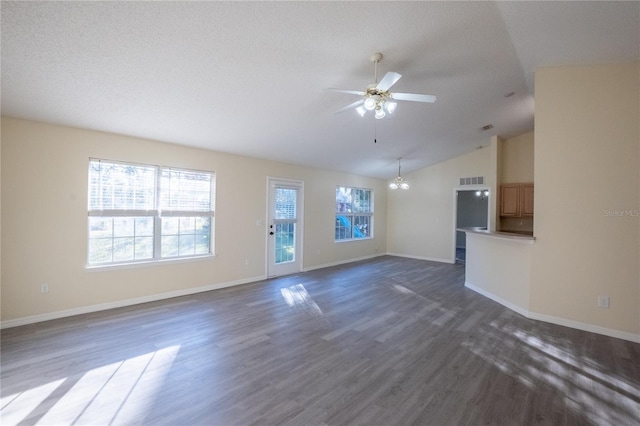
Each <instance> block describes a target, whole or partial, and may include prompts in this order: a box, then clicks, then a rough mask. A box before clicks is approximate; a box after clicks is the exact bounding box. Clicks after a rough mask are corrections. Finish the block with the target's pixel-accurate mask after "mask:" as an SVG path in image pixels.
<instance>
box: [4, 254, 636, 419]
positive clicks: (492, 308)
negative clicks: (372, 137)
mask: <svg viewBox="0 0 640 426" xmlns="http://www.w3.org/2000/svg"><path fill="white" fill-rule="evenodd" d="M463 284H464V265H449V264H440V263H434V262H427V261H422V260H414V259H403V258H397V257H390V256H384V257H379V258H376V259H373V260H369V261H363V262H357V263H352V264H349V265H343V266H339V267H332V268H326V269H321V270H316V271H312V272H307V273H300V274H296V275H292V276H287V277H282V278H276V279H272V280H266V281H261V282H257V283H253V284H247V285H243V286H239V287H234V288H228V289H223V290H218V291H211V292H207V293H201V294H197V295H193V296H187V297H180V298H176V299H171V300H166V301H161V302H155V303H148V304H144V305H138V306H132V307H127V308H122V309H115V310H111V311H104V312H98V313H93V314H88V315H81V316H76V317H72V318H65V319H60V320H55V321H49V322H43V323H38V324H33V325H29V326H24V327H16V328H11V329H6V330H3V331H2V339H1V355H2V359H1V367H2V372H1V380H2V384H1V396H2V402H1V406H0V409H1V411H0V415H1V416H2V417H1V423H2V424H3V425H9V424H20V425H32V424H47V425H61V424H92V425H103V424H148V425H162V424H164V425H253V424H256V425H281V424H282V425H325V424H326V425H414V424H415V425H483V424H498V425H527V424H546V425H550V424H553V425H565V424H566V425H573V424H580V425H590V424H595V425H638V424H640V391H639V389H640V344H637V343H632V342H628V341H624V340H619V339H614V338H610V337H606V336H601V335H596V334H592V333H586V332H582V331H577V330H573V329H569V328H565V327H560V326H555V325H551V324H547V323H543V322H536V321H532V320H528V319H525V318H523V317H521V316H520V315H518V314H516V313H515V312H512V311H510V310H508V309H506V308H504V307H502V306H501V305H499V304H497V303H495V302H493V301H491V300H489V299H487V298H485V297H483V296H480V295H478V294H476V293H474V292H473V291H471V290H468V289H466V288H464V286H463Z"/></svg>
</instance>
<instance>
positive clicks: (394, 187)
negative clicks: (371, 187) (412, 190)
mask: <svg viewBox="0 0 640 426" xmlns="http://www.w3.org/2000/svg"><path fill="white" fill-rule="evenodd" d="M389 189H398V184H397V183H395V182H391V183H390V184H389Z"/></svg>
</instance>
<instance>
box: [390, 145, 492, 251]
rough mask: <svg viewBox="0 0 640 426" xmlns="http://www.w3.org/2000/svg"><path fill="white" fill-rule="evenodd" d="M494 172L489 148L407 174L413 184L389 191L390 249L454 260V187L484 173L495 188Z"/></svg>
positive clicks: (490, 185)
mask: <svg viewBox="0 0 640 426" xmlns="http://www.w3.org/2000/svg"><path fill="white" fill-rule="evenodd" d="M494 175H495V173H493V172H492V171H491V150H490V149H489V148H483V149H479V150H475V151H473V152H470V153H468V154H465V155H462V156H459V157H456V158H453V159H451V160H448V161H443V162H441V163H438V164H435V165H433V166H430V167H426V168H424V169H422V170H419V171H417V172H413V173H410V174H406V175H404V177H405V178H406V179H407V181H408V182H409V183H410V185H411V188H410V189H409V190H407V191H402V190H397V191H391V190H390V191H389V195H388V209H387V212H388V213H387V215H388V219H387V252H388V253H389V254H393V255H399V256H406V257H413V258H418V259H426V260H435V261H440V262H448V263H454V262H455V253H454V245H455V232H454V226H455V214H454V211H453V202H454V198H453V197H454V189H455V188H456V187H458V186H459V183H460V178H461V177H471V176H485V186H488V187H491V188H494V185H495V182H493V181H492V179H493V178H492V176H494ZM492 185H493V186H492ZM492 191H493V190H492ZM493 192H495V191H493Z"/></svg>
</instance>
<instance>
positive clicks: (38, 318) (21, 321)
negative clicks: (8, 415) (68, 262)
mask: <svg viewBox="0 0 640 426" xmlns="http://www.w3.org/2000/svg"><path fill="white" fill-rule="evenodd" d="M266 278H267V277H266V276H257V277H251V278H244V279H241V280H236V281H227V282H224V283H218V284H210V285H206V286H201V287H194V288H187V289H184V290H176V291H169V292H166V293H159V294H152V295H149V296H142V297H136V298H133V299H126V300H118V301H115V302H108V303H100V304H97V305H90V306H82V307H80V308H73V309H66V310H64V311H56V312H50V313H47V314H40V315H33V316H29V317H23V318H17V319H13V320H7V321H2V322H0V329H5V328H11V327H19V326H21V325H28V324H34V323H37V322H42V321H50V320H54V319H59V318H65V317H71V316H74V315H81V314H89V313H92V312H98V311H105V310H107V309H115V308H123V307H126V306H132V305H139V304H141V303H148V302H156V301H158V300H165V299H171V298H173V297H180V296H188V295H191V294H196V293H204V292H206V291H211V290H218V289H221V288H226V287H232V286H236V285H242V284H249V283H253V282H256V281H262V280H264V279H266Z"/></svg>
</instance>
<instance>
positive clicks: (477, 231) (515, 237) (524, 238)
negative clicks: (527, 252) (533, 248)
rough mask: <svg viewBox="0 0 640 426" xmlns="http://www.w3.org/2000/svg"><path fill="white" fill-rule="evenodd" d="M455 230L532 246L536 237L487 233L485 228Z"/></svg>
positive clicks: (513, 233) (519, 234) (499, 232)
mask: <svg viewBox="0 0 640 426" xmlns="http://www.w3.org/2000/svg"><path fill="white" fill-rule="evenodd" d="M457 230H458V231H462V232H467V233H472V234H478V235H486V236H488V237H493V238H503V239H507V240H514V241H518V242H526V243H530V244H532V243H533V242H534V241H535V239H536V237H534V236H533V235H527V234H522V233H516V232H501V231H498V232H491V231H488V230H487V228H480V227H469V228H457Z"/></svg>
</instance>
